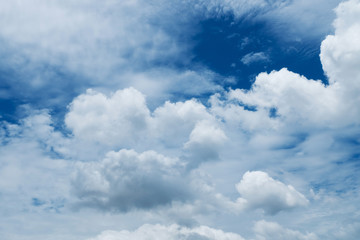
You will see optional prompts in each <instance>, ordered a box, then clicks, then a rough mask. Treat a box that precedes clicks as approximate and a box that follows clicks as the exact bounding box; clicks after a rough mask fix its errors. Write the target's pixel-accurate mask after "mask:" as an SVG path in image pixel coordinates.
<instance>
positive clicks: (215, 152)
mask: <svg viewBox="0 0 360 240" xmlns="http://www.w3.org/2000/svg"><path fill="white" fill-rule="evenodd" d="M226 140H227V137H226V135H225V133H224V132H223V131H222V130H221V129H220V128H219V127H217V126H216V125H215V126H214V124H213V123H210V122H207V121H201V122H198V123H197V124H196V126H195V127H194V129H193V130H192V132H191V134H190V138H189V141H188V142H186V143H185V145H184V148H185V151H186V152H187V153H188V154H189V156H188V158H190V165H191V166H192V167H194V166H195V167H197V165H199V164H200V163H201V162H204V161H208V160H216V159H218V158H219V151H220V149H221V147H222V146H223V145H224V143H225V141H226Z"/></svg>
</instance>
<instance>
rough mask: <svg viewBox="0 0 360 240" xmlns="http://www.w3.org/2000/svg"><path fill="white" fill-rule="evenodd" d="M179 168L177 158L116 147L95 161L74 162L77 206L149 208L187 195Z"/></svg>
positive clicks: (115, 208) (107, 208)
mask: <svg viewBox="0 0 360 240" xmlns="http://www.w3.org/2000/svg"><path fill="white" fill-rule="evenodd" d="M182 168H183V166H181V163H179V162H178V160H177V159H171V158H166V157H164V156H163V155H160V154H158V153H156V152H153V151H147V152H143V153H141V154H139V153H137V152H135V151H134V150H120V151H119V152H109V153H108V154H107V155H106V158H105V159H103V160H102V161H99V162H89V163H78V171H77V173H76V175H75V177H74V179H73V187H74V192H75V194H76V195H77V196H78V197H79V199H80V203H79V204H78V205H81V206H88V207H95V208H99V209H104V210H114V211H128V210H130V209H134V208H140V209H149V208H154V207H157V206H160V205H166V204H170V203H171V202H172V201H174V200H178V201H184V200H187V199H189V198H190V197H191V196H190V195H191V194H190V190H189V188H188V187H187V182H186V180H185V179H184V178H183V172H182V170H181V169H182Z"/></svg>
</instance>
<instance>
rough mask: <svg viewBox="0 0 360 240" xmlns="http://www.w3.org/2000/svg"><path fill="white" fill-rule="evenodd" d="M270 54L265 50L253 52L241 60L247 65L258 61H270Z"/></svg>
mask: <svg viewBox="0 0 360 240" xmlns="http://www.w3.org/2000/svg"><path fill="white" fill-rule="evenodd" d="M268 61H270V59H269V56H268V55H267V54H266V53H264V52H256V53H254V52H251V53H248V54H246V55H245V56H243V57H242V58H241V62H242V63H243V64H245V65H250V64H252V63H256V62H268Z"/></svg>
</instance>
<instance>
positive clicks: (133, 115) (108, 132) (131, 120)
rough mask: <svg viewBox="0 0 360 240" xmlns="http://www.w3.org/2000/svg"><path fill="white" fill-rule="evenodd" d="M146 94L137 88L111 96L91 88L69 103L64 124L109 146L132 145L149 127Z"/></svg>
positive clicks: (87, 137)
mask: <svg viewBox="0 0 360 240" xmlns="http://www.w3.org/2000/svg"><path fill="white" fill-rule="evenodd" d="M149 120H150V112H149V109H148V108H147V106H146V102H145V97H144V95H143V94H142V93H140V92H139V91H137V90H135V89H134V88H128V89H124V90H119V91H117V92H115V93H114V94H113V95H111V96H110V97H106V96H105V95H104V94H101V93H98V92H95V91H92V90H88V91H87V92H86V94H82V95H80V96H79V97H77V98H75V99H74V100H73V101H72V103H71V104H70V106H69V112H68V114H67V115H66V117H65V123H66V125H67V126H68V128H69V129H70V130H71V131H72V132H73V134H74V135H75V137H78V138H80V139H84V140H88V141H95V142H99V143H101V144H105V145H109V146H122V147H124V146H127V147H128V146H130V145H132V144H134V141H136V140H137V139H139V138H140V137H141V136H142V134H141V133H142V132H143V131H144V130H146V129H147V128H148V124H149Z"/></svg>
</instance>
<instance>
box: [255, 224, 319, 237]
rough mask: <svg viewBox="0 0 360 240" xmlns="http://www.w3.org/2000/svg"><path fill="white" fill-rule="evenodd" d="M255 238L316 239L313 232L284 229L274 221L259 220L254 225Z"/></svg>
mask: <svg viewBox="0 0 360 240" xmlns="http://www.w3.org/2000/svg"><path fill="white" fill-rule="evenodd" d="M254 232H255V234H256V237H257V238H256V239H257V240H288V239H294V240H317V239H318V238H317V236H316V235H315V234H314V233H306V234H303V233H301V232H299V231H294V230H290V229H286V228H284V227H282V226H280V225H279V224H278V223H275V222H267V221H264V220H262V221H259V222H257V223H256V224H255V226H254Z"/></svg>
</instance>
